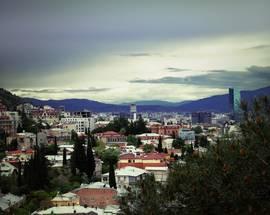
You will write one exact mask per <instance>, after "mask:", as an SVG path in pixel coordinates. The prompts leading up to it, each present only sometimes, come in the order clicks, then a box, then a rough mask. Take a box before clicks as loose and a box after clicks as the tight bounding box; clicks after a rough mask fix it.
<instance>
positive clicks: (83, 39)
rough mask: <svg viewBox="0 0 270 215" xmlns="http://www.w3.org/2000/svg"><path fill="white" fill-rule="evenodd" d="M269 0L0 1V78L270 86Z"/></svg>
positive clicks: (66, 84)
mask: <svg viewBox="0 0 270 215" xmlns="http://www.w3.org/2000/svg"><path fill="white" fill-rule="evenodd" d="M269 8H270V1H269V0H256V1H254V0H226V1H225V0H223V1H221V0H204V1H201V0H189V1H186V0H176V1H174V0H166V1H164V0H151V1H150V0H136V1H135V0H133V1H132V0H110V1H108V0H97V1H94V0H88V1H83V0H77V1H69V0H58V1H54V0H46V1H39V0H32V1H29V0H25V1H20V0H18V1H15V0H3V1H1V6H0V87H2V88H6V89H8V90H10V91H11V92H13V93H15V94H16V95H19V96H23V97H33V98H38V99H65V98H86V99H92V100H97V101H102V102H107V103H121V102H132V101H139V100H166V101H174V102H176V101H177V102H178V101H184V100H195V99H199V98H203V97H208V96H211V95H217V94H224V93H227V91H228V88H229V87H235V88H239V89H243V90H252V89H257V88H261V87H266V86H269V85H270V13H269Z"/></svg>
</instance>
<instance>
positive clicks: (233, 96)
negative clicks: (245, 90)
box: [229, 88, 241, 119]
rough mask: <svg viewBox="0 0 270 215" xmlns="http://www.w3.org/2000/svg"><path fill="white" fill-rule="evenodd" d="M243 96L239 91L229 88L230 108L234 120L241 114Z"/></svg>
mask: <svg viewBox="0 0 270 215" xmlns="http://www.w3.org/2000/svg"><path fill="white" fill-rule="evenodd" d="M240 102H241V94H240V90H239V89H234V88H229V106H230V112H231V114H232V116H233V119H237V118H238V117H237V116H238V115H239V113H240Z"/></svg>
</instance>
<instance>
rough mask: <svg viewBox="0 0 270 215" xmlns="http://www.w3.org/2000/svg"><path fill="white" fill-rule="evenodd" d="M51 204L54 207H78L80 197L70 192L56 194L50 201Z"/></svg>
mask: <svg viewBox="0 0 270 215" xmlns="http://www.w3.org/2000/svg"><path fill="white" fill-rule="evenodd" d="M51 203H52V205H53V206H55V207H59V206H75V205H80V197H79V196H78V195H77V194H75V193H71V192H68V193H65V194H59V193H57V195H56V196H55V197H54V198H53V199H52V200H51Z"/></svg>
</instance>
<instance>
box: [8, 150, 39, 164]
mask: <svg viewBox="0 0 270 215" xmlns="http://www.w3.org/2000/svg"><path fill="white" fill-rule="evenodd" d="M34 153H35V152H34V150H32V149H28V150H15V151H8V152H7V153H6V154H7V156H6V157H4V158H3V161H5V162H8V163H11V164H12V165H14V166H17V164H18V163H19V162H21V163H22V164H24V163H25V162H26V161H29V160H30V158H31V157H32V156H33V155H34Z"/></svg>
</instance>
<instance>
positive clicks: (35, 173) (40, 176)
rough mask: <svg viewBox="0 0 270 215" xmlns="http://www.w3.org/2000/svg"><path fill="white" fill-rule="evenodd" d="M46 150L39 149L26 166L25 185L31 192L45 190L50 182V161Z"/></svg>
mask: <svg viewBox="0 0 270 215" xmlns="http://www.w3.org/2000/svg"><path fill="white" fill-rule="evenodd" d="M44 152H45V151H44V148H43V147H41V148H37V149H36V150H35V154H34V156H33V157H32V158H31V159H30V160H29V161H28V162H26V163H25V165H24V174H23V178H24V184H25V185H27V186H28V187H29V188H30V189H31V190H37V189H42V188H45V187H46V186H47V185H48V183H49V181H48V161H47V159H46V158H45V153H44Z"/></svg>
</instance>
